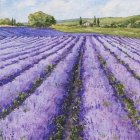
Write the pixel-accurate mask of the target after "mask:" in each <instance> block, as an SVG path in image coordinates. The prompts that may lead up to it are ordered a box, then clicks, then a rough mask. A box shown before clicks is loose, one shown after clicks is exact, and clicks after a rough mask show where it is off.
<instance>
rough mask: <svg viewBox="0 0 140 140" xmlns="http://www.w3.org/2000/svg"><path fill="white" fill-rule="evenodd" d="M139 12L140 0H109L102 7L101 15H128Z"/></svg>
mask: <svg viewBox="0 0 140 140" xmlns="http://www.w3.org/2000/svg"><path fill="white" fill-rule="evenodd" d="M136 14H140V0H109V1H108V2H107V3H106V4H105V5H104V6H103V7H102V8H101V15H102V16H129V15H136Z"/></svg>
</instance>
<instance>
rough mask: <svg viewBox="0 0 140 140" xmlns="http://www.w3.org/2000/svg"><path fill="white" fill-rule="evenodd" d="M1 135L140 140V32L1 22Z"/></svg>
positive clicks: (39, 139)
mask: <svg viewBox="0 0 140 140" xmlns="http://www.w3.org/2000/svg"><path fill="white" fill-rule="evenodd" d="M0 140H140V39H135V38H128V37H117V36H111V35H100V34H92V33H83V34H82V33H81V34H76V33H75V34H74V33H63V32H59V31H57V30H53V29H37V28H36V29H34V28H25V27H24V28H20V27H13V28H11V27H1V28H0Z"/></svg>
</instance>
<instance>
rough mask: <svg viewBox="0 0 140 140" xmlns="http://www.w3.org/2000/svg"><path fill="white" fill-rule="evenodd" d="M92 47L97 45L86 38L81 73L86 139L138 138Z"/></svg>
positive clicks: (83, 120) (129, 139)
mask: <svg viewBox="0 0 140 140" xmlns="http://www.w3.org/2000/svg"><path fill="white" fill-rule="evenodd" d="M93 47H95V46H94V44H93V43H92V42H90V38H87V42H86V50H85V54H84V61H83V74H82V77H83V78H82V79H83V89H84V92H83V95H82V101H83V105H82V109H81V110H82V112H81V117H82V118H81V120H82V121H81V123H82V124H83V125H84V132H83V135H84V140H97V139H106V140H113V139H118V140H119V139H120V140H132V139H135V140H139V138H140V135H139V133H138V131H137V130H136V128H134V126H133V125H132V124H131V121H130V120H129V118H128V117H127V114H126V112H125V111H124V110H123V108H122V106H121V103H120V102H119V101H118V100H117V99H116V97H115V96H114V91H113V89H112V87H111V86H110V85H109V82H108V79H107V77H106V75H105V74H104V72H103V70H102V69H101V66H100V64H99V61H98V59H97V57H96V53H95V50H94V49H93ZM98 47H99V46H98ZM112 63H113V62H112Z"/></svg>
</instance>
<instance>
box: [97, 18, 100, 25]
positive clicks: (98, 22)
mask: <svg viewBox="0 0 140 140" xmlns="http://www.w3.org/2000/svg"><path fill="white" fill-rule="evenodd" d="M97 26H100V19H99V18H98V19H97Z"/></svg>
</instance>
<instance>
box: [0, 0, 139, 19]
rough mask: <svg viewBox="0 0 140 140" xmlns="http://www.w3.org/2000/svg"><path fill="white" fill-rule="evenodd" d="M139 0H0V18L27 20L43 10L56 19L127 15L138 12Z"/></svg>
mask: <svg viewBox="0 0 140 140" xmlns="http://www.w3.org/2000/svg"><path fill="white" fill-rule="evenodd" d="M139 5H140V0H133V1H132V0H0V18H4V17H10V18H12V17H14V18H16V19H17V20H18V21H27V20H28V15H29V14H30V13H33V12H36V11H43V12H46V13H48V14H51V15H53V16H54V17H55V18H56V19H72V18H79V17H80V16H81V17H89V18H92V17H93V16H94V15H96V16H97V17H104V16H129V15H135V14H139V13H140V6H139Z"/></svg>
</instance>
